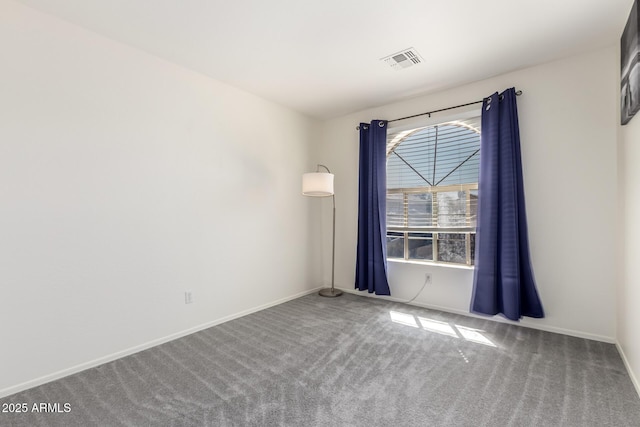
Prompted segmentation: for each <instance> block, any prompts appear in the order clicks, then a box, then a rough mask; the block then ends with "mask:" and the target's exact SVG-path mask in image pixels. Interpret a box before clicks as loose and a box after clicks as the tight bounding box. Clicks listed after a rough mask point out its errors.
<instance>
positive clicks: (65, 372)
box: [0, 288, 321, 398]
mask: <svg viewBox="0 0 640 427" xmlns="http://www.w3.org/2000/svg"><path fill="white" fill-rule="evenodd" d="M320 289H321V288H315V289H311V290H308V291H303V292H299V293H297V294H295V295H291V296H288V297H285V298H281V299H279V300H276V301H273V302H270V303H267V304H263V305H260V306H258V307H253V308H250V309H248V310H244V311H241V312H239V313H234V314H231V315H229V316H225V317H222V318H220V319H216V320H212V321H211V322H207V323H204V324H201V325H198V326H194V327H193V328H189V329H186V330H184V331H181V332H177V333H175V334H171V335H167V336H165V337H162V338H158V339H155V340H152V341H149V342H146V343H144V344H140V345H137V346H135V347H130V348H127V349H125V350H122V351H118V352H116V353H113V354H110V355H107V356H104V357H99V358H97V359H94V360H90V361H88V362H85V363H81V364H79V365H76V366H72V367H70V368H67V369H62V370H60V371H57V372H54V373H52V374H48V375H44V376H42V377H39V378H35V379H33V380H29V381H25V382H23V383H21V384H17V385H15V386H11V387H7V388H3V389H2V390H0V398H3V397H7V396H10V395H12V394H15V393H19V392H21V391H24V390H27V389H30V388H33V387H37V386H39V385H42V384H46V383H48V382H51V381H55V380H58V379H60V378H64V377H66V376H69V375H73V374H76V373H78V372H82V371H85V370H87V369H91V368H95V367H96V366H100V365H103V364H105V363H108V362H112V361H114V360H117V359H120V358H122V357H125V356H129V355H131V354H134V353H138V352H140V351H143V350H147V349H149V348H152V347H155V346H157V345H160V344H164V343H166V342H169V341H173V340H175V339H178V338H182V337H184V336H187V335H191V334H193V333H195V332H198V331H202V330H203V329H207V328H210V327H212V326H216V325H220V324H222V323H225V322H228V321H230V320H233V319H237V318H239V317H243V316H246V315H248V314H251V313H255V312H258V311H261V310H264V309H266V308H269V307H273V306H275V305H278V304H282V303H284V302H287V301H290V300H293V299H296V298H300V297H301V296H304V295H308V294H312V293H314V292H318V291H319V290H320Z"/></svg>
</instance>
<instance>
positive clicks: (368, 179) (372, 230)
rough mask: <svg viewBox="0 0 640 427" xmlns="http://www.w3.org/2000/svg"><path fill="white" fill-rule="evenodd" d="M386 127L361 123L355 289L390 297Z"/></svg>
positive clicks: (373, 123) (382, 124)
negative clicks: (387, 242) (387, 241)
mask: <svg viewBox="0 0 640 427" xmlns="http://www.w3.org/2000/svg"><path fill="white" fill-rule="evenodd" d="M386 146H387V123H386V122H385V121H383V120H373V121H372V122H371V124H368V123H360V165H359V179H358V242H357V257H356V283H355V288H356V289H359V290H361V291H364V290H366V291H368V292H369V293H375V294H376V295H391V292H390V290H389V282H388V280H387V244H386V239H387V221H386V213H387V211H386V203H387V184H386V173H387V170H386V168H387V157H386Z"/></svg>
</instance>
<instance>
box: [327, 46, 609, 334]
mask: <svg viewBox="0 0 640 427" xmlns="http://www.w3.org/2000/svg"><path fill="white" fill-rule="evenodd" d="M617 70H618V61H617V59H616V49H615V46H612V47H610V48H607V49H604V50H599V51H596V52H592V53H587V54H582V55H579V56H575V57H571V58H567V59H563V60H561V61H557V62H552V63H548V64H544V65H540V66H536V67H532V68H528V69H524V70H521V71H517V72H513V73H509V74H506V75H502V76H499V77H495V78H491V79H488V80H484V81H481V82H477V83H473V84H469V85H466V86H463V87H459V88H456V89H451V90H448V91H444V92H441V93H437V94H433V95H428V96H423V97H418V98H413V99H409V100H406V101H403V102H399V103H396V104H391V105H386V106H382V107H379V108H372V109H369V110H366V111H362V112H360V113H357V114H351V115H348V116H344V117H339V118H336V119H333V120H330V121H327V122H326V123H324V124H323V134H322V138H323V140H322V145H321V146H320V154H319V156H321V157H323V158H324V159H326V160H325V161H326V162H327V164H330V165H332V166H333V169H334V170H335V174H336V194H337V196H336V197H337V202H336V203H337V204H338V219H337V221H338V242H337V251H338V253H337V261H336V262H337V265H336V283H337V286H339V287H342V288H345V289H353V286H354V285H353V284H354V275H355V274H354V272H355V253H356V235H357V185H358V172H357V171H358V133H357V131H356V129H355V127H356V125H357V124H358V123H359V122H360V121H369V120H371V119H395V118H399V117H404V116H409V115H413V114H418V113H421V112H425V111H430V110H435V109H438V108H443V107H449V106H453V105H457V104H462V103H467V102H470V101H475V100H479V99H481V98H483V97H484V96H487V95H490V94H491V93H493V92H495V91H502V90H504V89H506V88H508V87H512V86H515V87H516V88H517V89H520V90H522V91H523V92H524V94H523V95H522V96H521V97H519V98H518V110H519V118H520V132H521V141H522V156H523V169H524V182H525V190H526V199H527V200H526V201H527V214H528V220H529V232H530V240H531V242H530V246H531V252H532V262H533V266H534V272H535V276H536V279H537V286H538V290H539V293H540V295H541V298H542V302H543V304H544V307H545V310H546V316H547V317H546V318H545V319H541V320H533V319H528V318H525V319H524V320H523V321H522V322H521V323H522V324H523V325H530V326H532V327H537V328H541V329H547V330H552V331H558V332H563V333H567V334H572V335H578V336H584V337H589V338H595V339H599V340H604V341H609V342H613V341H614V340H615V335H616V332H615V292H616V287H615V280H616V272H615V267H616V265H617V264H616V256H615V255H616V249H615V248H616V245H617V244H618V242H617V235H616V230H617V229H616V225H615V222H616V208H617V206H616V203H617V177H616V174H617V165H616V161H617V151H616V150H617V149H616V143H617V139H616V138H617V136H616V132H617V123H618V117H617V115H616V104H617V89H616V87H617V86H616V85H617V82H618V79H619V77H618V71H617ZM398 78H402V76H401V74H400V73H398ZM439 117H446V115H443V114H442V115H440V116H439ZM324 246H325V248H326V250H328V249H330V246H329V245H328V244H327V242H326V241H325V245H324ZM325 271H328V268H325ZM426 272H431V273H432V275H433V284H432V285H431V286H428V287H427V288H426V289H425V290H424V292H423V293H422V294H421V295H420V296H419V297H418V298H417V299H416V301H415V302H416V303H417V304H420V305H425V306H429V307H438V308H442V309H445V310H449V311H453V312H468V309H469V304H470V297H471V289H472V277H473V272H472V270H470V269H460V268H448V267H441V266H435V265H416V264H406V263H398V262H390V263H389V280H390V286H391V292H392V296H393V297H395V298H397V299H401V300H408V299H410V298H412V297H413V296H414V295H415V294H416V293H417V292H418V290H419V289H420V287H421V286H422V284H423V282H424V274H425V273H426Z"/></svg>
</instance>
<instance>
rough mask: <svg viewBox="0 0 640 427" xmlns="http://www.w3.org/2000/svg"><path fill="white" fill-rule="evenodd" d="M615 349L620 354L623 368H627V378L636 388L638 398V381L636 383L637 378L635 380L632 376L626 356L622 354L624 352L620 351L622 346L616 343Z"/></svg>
mask: <svg viewBox="0 0 640 427" xmlns="http://www.w3.org/2000/svg"><path fill="white" fill-rule="evenodd" d="M616 347H617V349H618V353H620V357H622V362H623V363H624V367H625V368H627V372H628V373H629V378H631V382H632V383H633V386H634V387H635V388H636V392H637V393H638V397H640V381H638V378H636V376H635V375H634V373H633V370H632V369H631V365H630V364H629V360H628V359H627V355H626V354H624V350H623V349H622V346H621V345H620V343H616Z"/></svg>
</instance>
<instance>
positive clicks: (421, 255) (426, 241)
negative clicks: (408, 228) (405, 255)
mask: <svg viewBox="0 0 640 427" xmlns="http://www.w3.org/2000/svg"><path fill="white" fill-rule="evenodd" d="M409 259H422V260H433V234H431V233H410V234H409Z"/></svg>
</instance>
